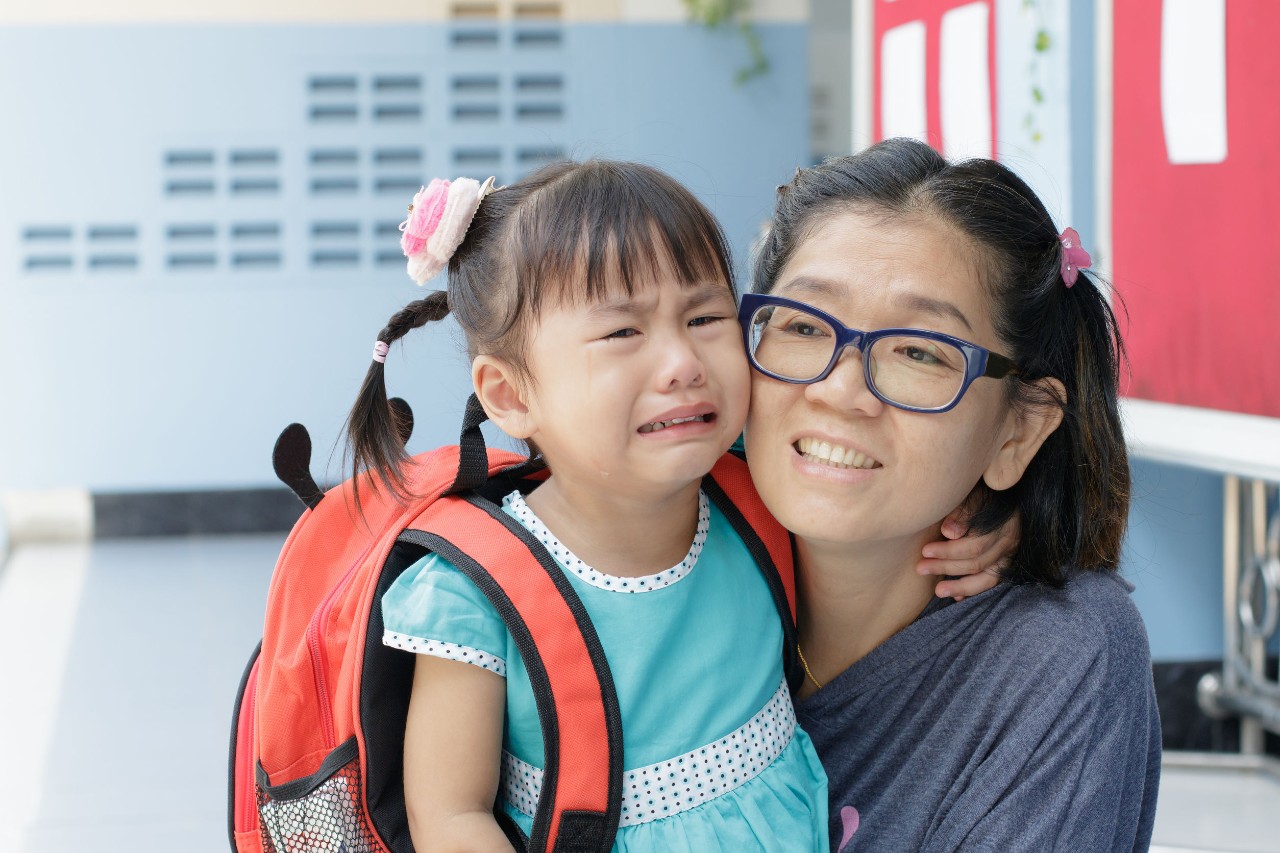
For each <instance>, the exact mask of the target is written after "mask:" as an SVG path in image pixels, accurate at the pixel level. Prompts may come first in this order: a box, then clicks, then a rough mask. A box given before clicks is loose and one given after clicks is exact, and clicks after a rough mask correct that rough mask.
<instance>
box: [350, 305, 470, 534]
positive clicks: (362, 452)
mask: <svg viewBox="0 0 1280 853" xmlns="http://www.w3.org/2000/svg"><path fill="white" fill-rule="evenodd" d="M448 315H449V300H448V294H447V293H446V292H445V291H442V290H441V291H436V292H434V293H431V294H429V295H428V296H426V297H425V298H423V299H419V300H416V301H414V302H410V303H409V304H408V305H406V306H405V307H404V308H402V309H400V310H399V311H397V312H396V313H395V314H393V315H392V317H391V319H390V320H388V321H387V325H386V327H385V328H384V329H383V330H382V331H381V332H379V333H378V340H377V343H375V344H374V356H373V363H372V364H370V365H369V372H368V373H366V374H365V377H364V383H363V384H362V385H361V386H360V393H359V394H358V395H357V397H356V402H355V405H353V406H352V407H351V414H350V415H349V416H348V418H347V448H348V455H349V457H350V460H351V476H352V478H353V489H352V491H353V494H354V496H355V502H356V508H357V509H359V507H360V481H361V479H362V477H361V475H362V474H366V473H367V474H368V475H369V479H370V481H372V480H373V478H374V477H376V478H377V480H378V481H379V482H380V483H381V484H382V486H383V487H384V488H385V489H386V490H387V491H388V492H390V493H391V494H392V495H394V496H395V497H396V499H397V500H404V499H406V498H408V497H409V495H408V493H407V492H406V490H405V482H404V474H403V472H402V470H401V468H402V466H403V464H404V463H405V461H406V460H407V459H408V458H409V456H408V454H407V453H406V452H405V449H404V443H403V441H402V440H401V435H402V432H401V426H403V425H402V424H401V423H400V422H399V416H398V415H397V414H396V411H395V409H393V408H392V406H391V404H390V403H389V402H388V400H387V384H386V378H385V370H384V365H383V362H384V361H385V359H386V356H387V350H388V348H389V347H390V346H391V344H393V343H395V342H396V341H398V340H400V339H401V338H403V337H404V336H405V335H407V334H408V333H409V332H411V331H413V330H414V329H416V328H418V327H419V326H424V325H426V324H427V323H430V322H432V321H435V320H442V319H444V318H445V317H447V316H448Z"/></svg>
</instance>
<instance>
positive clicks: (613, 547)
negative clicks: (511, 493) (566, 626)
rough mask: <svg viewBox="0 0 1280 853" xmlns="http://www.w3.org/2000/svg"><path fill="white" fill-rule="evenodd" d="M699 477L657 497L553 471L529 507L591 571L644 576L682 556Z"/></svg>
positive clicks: (694, 517)
mask: <svg viewBox="0 0 1280 853" xmlns="http://www.w3.org/2000/svg"><path fill="white" fill-rule="evenodd" d="M700 485H701V481H699V480H695V481H693V482H692V483H690V484H689V485H688V486H685V487H684V488H682V489H680V490H679V491H678V492H676V493H675V494H672V495H670V496H667V497H663V498H661V499H654V498H653V497H649V496H645V497H638V496H634V495H621V494H616V493H612V492H608V491H605V492H601V491H599V490H595V489H586V488H582V487H581V486H580V485H577V484H571V483H567V482H565V481H564V480H563V478H559V477H555V476H552V477H551V478H550V479H548V480H547V482H545V483H543V484H542V485H541V486H539V487H538V488H537V489H535V490H534V491H533V493H532V494H530V495H529V498H528V501H527V502H528V504H529V508H530V509H532V510H533V511H534V513H535V514H536V515H537V516H538V518H540V519H542V522H543V524H545V525H547V528H548V529H550V530H551V532H552V533H554V534H555V535H556V538H557V539H559V540H560V541H561V542H562V543H563V544H564V546H565V547H566V548H568V549H569V550H570V551H572V552H573V553H574V555H575V556H577V557H578V559H580V560H582V561H583V562H584V563H586V564H587V565H589V566H591V567H592V568H594V569H595V570H596V571H599V572H603V573H605V574H610V575H616V576H618V577H643V576H644V575H651V574H656V573H658V572H662V571H666V570H667V569H669V568H671V567H672V566H674V565H676V564H677V563H679V562H680V561H681V560H683V559H684V557H685V555H687V554H688V552H689V545H690V544H691V543H692V542H693V536H694V532H695V530H696V528H697V524H698V489H699V487H700Z"/></svg>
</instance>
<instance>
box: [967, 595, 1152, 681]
mask: <svg viewBox="0 0 1280 853" xmlns="http://www.w3.org/2000/svg"><path fill="white" fill-rule="evenodd" d="M1132 591H1133V586H1132V584H1130V583H1128V582H1127V581H1126V580H1124V579H1123V578H1122V577H1120V576H1119V575H1118V574H1117V573H1115V572H1112V571H1087V570H1073V571H1072V572H1070V573H1069V575H1068V579H1067V582H1066V584H1065V585H1064V586H1063V587H1062V588H1061V589H1052V588H1048V587H1044V586H1039V585H1025V586H1014V587H1010V588H1009V589H1008V590H1007V591H1006V592H1005V595H1004V597H1003V599H1004V600H1003V601H1002V602H1001V604H1002V607H1001V611H1002V612H1001V616H1000V618H999V619H997V620H996V622H995V624H994V625H993V626H992V627H993V634H995V635H998V636H1000V637H1001V638H1002V640H1003V643H1002V644H1004V645H1006V646H1007V647H1008V648H1010V649H1011V650H1013V651H1014V652H1015V653H1016V654H1018V655H1019V656H1021V657H1023V658H1024V659H1037V658H1039V659H1041V660H1042V661H1043V662H1044V663H1046V664H1052V665H1055V666H1062V665H1063V663H1064V662H1071V663H1072V664H1073V665H1074V666H1075V667H1080V668H1089V669H1095V670H1100V672H1099V675H1104V676H1105V677H1108V678H1111V679H1114V678H1116V677H1121V678H1123V679H1130V678H1134V677H1139V676H1140V677H1142V678H1144V679H1146V680H1148V681H1149V680H1150V678H1151V653H1150V650H1149V647H1148V642H1147V632H1146V628H1145V626H1144V625H1143V623H1142V616H1141V615H1140V614H1139V612H1138V608H1137V606H1136V605H1135V604H1134V603H1133V599H1132V597H1131V595H1130V593H1131V592H1132Z"/></svg>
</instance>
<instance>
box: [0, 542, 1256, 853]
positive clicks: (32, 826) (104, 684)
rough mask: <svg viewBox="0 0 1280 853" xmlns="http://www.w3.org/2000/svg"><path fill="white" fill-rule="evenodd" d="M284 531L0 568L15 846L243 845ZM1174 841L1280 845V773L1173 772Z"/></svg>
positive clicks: (29, 559) (3, 799) (1231, 850)
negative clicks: (245, 690)
mask: <svg viewBox="0 0 1280 853" xmlns="http://www.w3.org/2000/svg"><path fill="white" fill-rule="evenodd" d="M282 542H283V536H252V537H218V538H203V539H202V538H192V539H159V540H138V541H123V540H122V541H117V542H103V543H98V544H96V545H94V546H92V547H89V546H78V545H61V546H58V545H47V546H29V547H26V548H23V549H20V550H19V551H17V552H16V553H14V554H12V555H11V556H10V558H9V560H8V563H7V564H6V565H5V567H4V568H3V569H2V570H0V732H4V733H5V736H6V741H7V747H6V749H5V760H4V765H5V768H6V770H5V771H4V772H0V851H3V853H72V852H73V851H75V853H82V851H95V853H126V851H127V853H150V851H156V852H157V853H160V851H165V853H172V851H183V853H206V851H208V852H209V853H213V851H218V853H222V851H226V850H227V849H228V841H227V828H226V809H225V803H226V760H227V743H228V738H229V731H230V729H229V726H230V714H231V704H232V701H233V699H234V696H235V690H236V686H237V684H238V682H239V678H240V675H241V671H242V669H243V666H244V662H245V659H246V658H247V656H248V654H249V652H250V651H251V650H252V649H253V646H254V645H255V644H256V643H257V640H258V637H259V635H260V633H261V620H262V609H263V603H264V600H265V597H266V589H267V582H268V579H269V577H270V573H271V567H272V565H273V563H274V560H275V556H276V553H277V551H278V550H279V548H280V545H281V544H282ZM1155 843H1156V846H1155V847H1154V848H1153V849H1155V850H1157V851H1161V852H1162V853H1168V852H1169V851H1178V853H1207V851H1213V852H1214V853H1262V851H1272V853H1280V781H1277V780H1273V779H1270V778H1268V777H1262V776H1258V775H1256V774H1250V773H1240V772H1222V771H1206V770H1187V769H1182V768H1167V769H1166V772H1165V776H1164V781H1163V785H1162V789H1161V800H1160V807H1159V812H1158V815H1157V823H1156V838H1155Z"/></svg>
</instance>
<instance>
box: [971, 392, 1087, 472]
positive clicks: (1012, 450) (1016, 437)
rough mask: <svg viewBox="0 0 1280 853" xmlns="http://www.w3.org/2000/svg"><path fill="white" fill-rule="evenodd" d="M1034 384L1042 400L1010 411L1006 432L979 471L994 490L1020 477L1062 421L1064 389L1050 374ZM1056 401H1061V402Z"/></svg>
mask: <svg viewBox="0 0 1280 853" xmlns="http://www.w3.org/2000/svg"><path fill="white" fill-rule="evenodd" d="M1035 384H1036V385H1037V386H1039V390H1040V395H1041V397H1042V399H1043V400H1044V402H1042V403H1038V404H1035V405H1031V406H1027V407H1025V408H1024V409H1022V410H1021V411H1019V410H1016V409H1015V410H1011V411H1010V412H1009V417H1010V419H1011V428H1010V430H1009V433H1008V434H1007V435H1006V436H1005V440H1004V444H1002V445H1001V446H1000V448H999V450H997V451H996V455H995V458H994V459H992V460H991V464H990V465H988V466H987V470H986V471H984V472H983V473H982V479H983V481H984V482H986V484H987V485H988V486H990V487H991V488H993V489H995V490H996V491H1003V490H1005V489H1008V488H1010V487H1012V486H1013V485H1014V484H1016V483H1017V482H1018V481H1019V480H1021V479H1022V475H1023V473H1025V472H1026V470H1027V466H1028V465H1030V464H1031V460H1032V459H1034V458H1035V455H1036V454H1037V453H1038V452H1040V446H1041V445H1042V444H1044V442H1045V439H1047V438H1048V437H1049V436H1050V435H1052V434H1053V431H1054V430H1055V429H1057V428H1058V426H1059V425H1060V424H1061V423H1062V411H1063V406H1065V404H1066V402H1067V389H1066V388H1065V387H1063V385H1062V383H1061V382H1059V381H1058V380H1057V379H1054V378H1053V377H1051V376H1050V377H1046V378H1044V379H1041V380H1039V381H1037V382H1036V383H1035ZM1057 401H1061V403H1062V405H1059V404H1058V402H1057Z"/></svg>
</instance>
